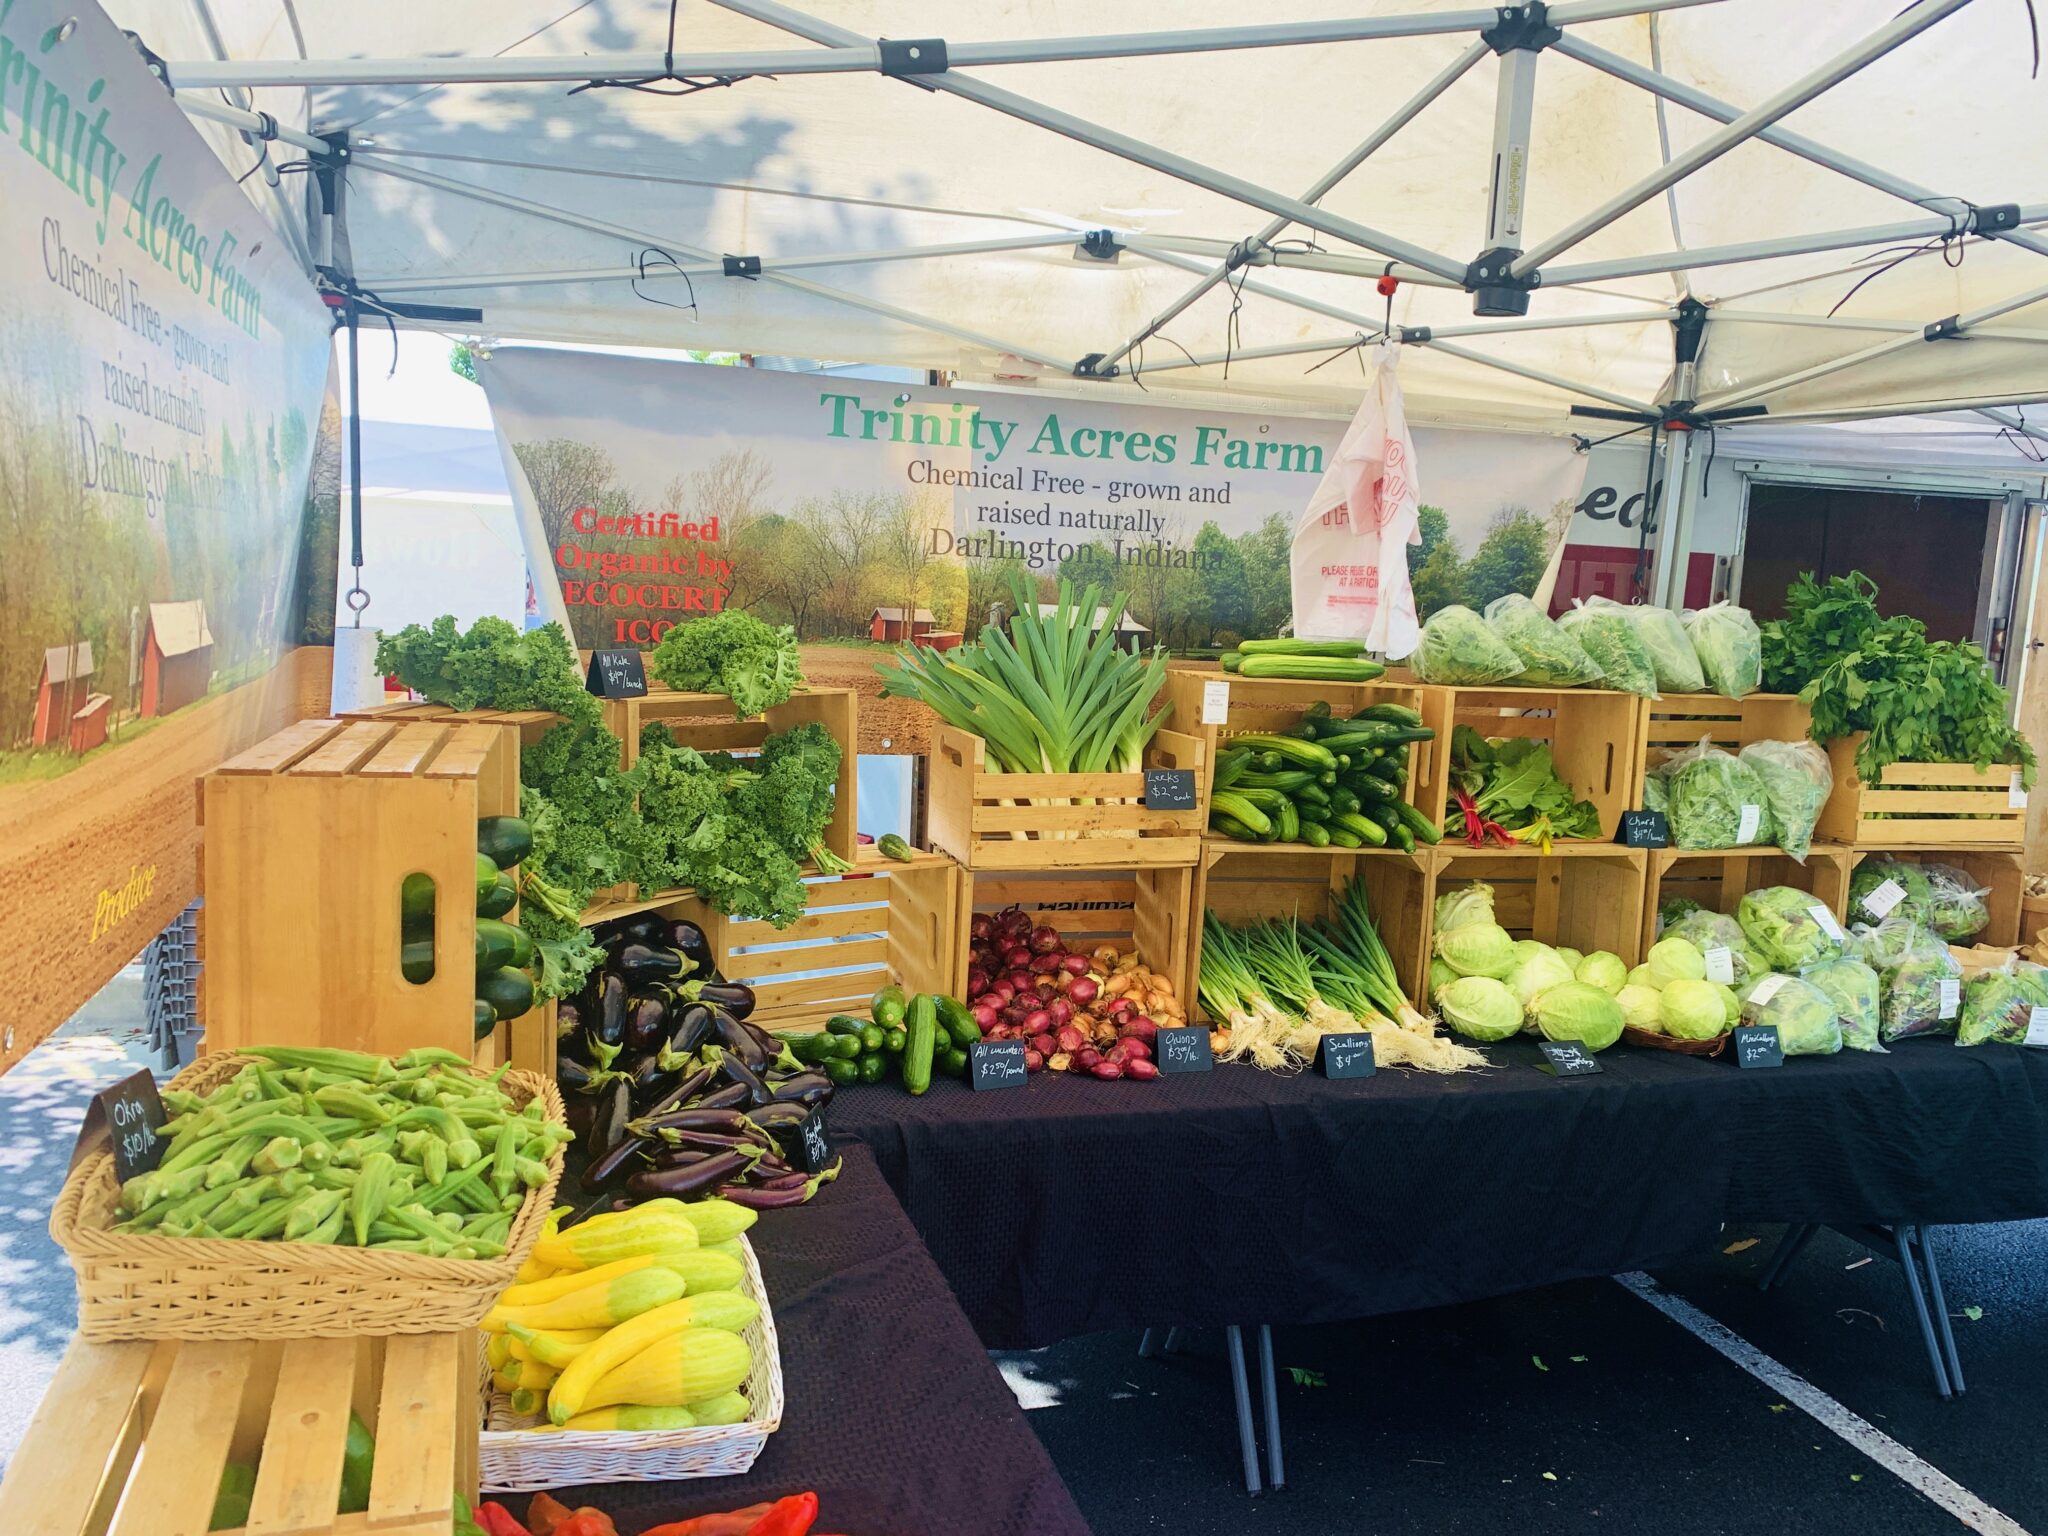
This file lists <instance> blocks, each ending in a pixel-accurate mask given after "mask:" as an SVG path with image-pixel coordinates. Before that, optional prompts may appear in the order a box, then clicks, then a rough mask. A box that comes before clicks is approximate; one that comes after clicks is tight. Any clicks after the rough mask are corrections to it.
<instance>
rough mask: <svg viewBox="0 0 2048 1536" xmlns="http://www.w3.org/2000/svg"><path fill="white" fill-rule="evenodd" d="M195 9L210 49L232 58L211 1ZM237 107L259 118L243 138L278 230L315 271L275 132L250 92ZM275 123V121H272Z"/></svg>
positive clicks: (197, 0)
mask: <svg viewBox="0 0 2048 1536" xmlns="http://www.w3.org/2000/svg"><path fill="white" fill-rule="evenodd" d="M192 10H193V13H194V14H195V15H197V16H198V18H199V29H200V31H201V32H203V33H205V35H206V46H207V47H208V48H210V49H212V50H213V53H214V56H215V57H216V58H221V59H225V58H226V57H227V56H228V45H227V40H226V39H225V38H223V37H222V36H221V32H220V24H219V23H218V22H217V21H215V20H214V15H213V7H212V6H210V5H208V4H207V0H192ZM233 94H234V97H235V103H236V105H238V106H240V107H241V108H242V109H243V110H244V111H246V112H248V113H249V115H250V116H251V117H252V118H255V119H256V124H257V126H256V127H254V128H245V129H243V130H242V138H243V141H244V142H245V143H247V144H248V145H249V146H250V147H251V148H253V149H254V150H255V151H256V159H257V164H258V167H259V168H260V170H261V171H262V175H263V187H264V190H265V191H266V192H267V193H268V194H269V196H270V201H271V204H272V206H273V207H275V208H276V209H277V222H278V227H279V228H280V229H282V230H283V231H284V238H285V243H286V244H287V245H289V246H290V247H291V248H292V251H293V254H295V255H296V256H297V257H298V258H299V265H300V267H302V268H303V269H304V270H305V271H307V272H311V271H312V270H313V248H312V245H311V242H310V241H309V240H308V238H307V234H306V210H305V207H304V199H303V197H301V200H300V201H301V206H299V207H298V208H294V207H292V205H291V199H290V198H288V197H286V196H285V192H284V179H283V178H282V177H281V176H279V175H278V173H277V167H276V166H275V165H273V164H271V161H270V140H271V137H272V135H271V133H270V132H269V125H268V123H267V122H266V120H265V119H264V117H263V115H262V114H260V113H258V112H256V111H255V110H254V104H255V97H253V96H251V95H250V94H249V93H248V92H247V91H236V92H234V93H233ZM271 121H274V119H272V120H271Z"/></svg>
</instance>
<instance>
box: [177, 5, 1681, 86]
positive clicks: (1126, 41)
mask: <svg viewBox="0 0 2048 1536" xmlns="http://www.w3.org/2000/svg"><path fill="white" fill-rule="evenodd" d="M1714 3H1716V0H1577V3H1571V0H1567V3H1564V4H1559V5H1553V6H1552V7H1551V8H1550V19H1551V24H1552V25H1553V26H1562V25H1567V24H1570V23H1575V22H1586V21H1606V20H1611V19H1613V18H1615V17H1620V16H1634V15H1640V14H1642V13H1645V12H1648V11H1663V10H1678V9H1683V8H1686V7H1690V6H1694V5H1710V4H1714ZM1498 19H1499V12H1498V11H1497V10H1496V9H1495V8H1493V7H1490V6H1489V7H1486V8H1484V9H1480V10H1469V11H1437V12H1431V13H1426V14H1418V15H1407V16H1354V17H1343V18H1337V19H1332V20H1329V21H1289V22H1263V23H1258V24H1255V25H1247V26H1239V27H1200V28H1191V29H1188V30H1185V31H1172V32H1123V33H1111V34H1104V35H1101V36H1089V37H1045V38H1020V39H1016V40H1014V41H1000V42H948V41H946V40H944V39H939V38H932V39H920V40H917V41H923V42H929V43H931V44H934V45H936V47H935V49H934V50H933V51H932V56H931V57H930V58H929V59H928V60H927V61H926V62H927V65H928V69H926V70H918V69H914V68H913V69H911V70H908V71H904V70H899V69H898V68H897V67H895V61H894V54H893V50H892V49H890V48H888V47H885V45H884V43H883V41H881V40H878V39H873V38H863V37H860V36H859V35H858V34H853V33H849V34H847V39H848V40H847V41H845V42H843V43H836V44H834V45H832V47H831V50H830V51H829V52H823V53H821V52H819V51H818V50H816V49H813V48H781V49H766V50H760V51H754V52H747V53H677V54H674V55H666V54H663V53H660V52H637V53H580V54H571V55H564V56H561V57H555V58H548V57H509V56H508V57H491V58H473V59H456V58H423V59H310V60H309V59H236V60H223V59H188V60H183V61H181V62H178V63H175V64H170V65H167V66H166V69H167V70H168V72H169V75H170V79H171V83H172V85H173V86H174V87H175V88H176V89H179V90H192V89H199V88H202V87H204V88H208V89H210V88H212V87H215V86H228V87H244V88H246V87H249V86H265V85H278V86H325V85H508V84H521V83H531V84H550V83H555V84H583V83H587V82H589V81H592V80H641V79H658V78H662V77H664V76H667V75H676V76H700V75H716V76H762V75H823V74H860V73H867V74H897V73H908V74H913V75H917V76H924V75H926V74H927V73H938V72H942V71H946V70H951V69H977V68H985V67H989V66H993V65H1003V64H1049V63H1064V62H1072V61H1076V60H1083V59H1126V58H1150V57H1161V56H1166V55H1171V54H1184V53H1214V52H1225V51H1235V50H1239V49H1246V48H1288V47H1302V46H1307V45H1314V44H1328V43H1355V42H1371V41H1373V40H1375V39H1381V38H1396V37H1429V36H1435V35H1440V34H1443V33H1450V32H1478V31H1481V30H1483V29H1485V28H1487V27H1491V26H1493V25H1494V24H1495V22H1496V21H1497V20H1498ZM784 30H786V31H796V30H798V29H796V28H793V27H786V28H785V29H784ZM905 41H910V40H907V39H906V40H905Z"/></svg>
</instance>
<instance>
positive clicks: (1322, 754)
mask: <svg viewBox="0 0 2048 1536" xmlns="http://www.w3.org/2000/svg"><path fill="white" fill-rule="evenodd" d="M1230 744H1231V745H1232V746H1233V747H1249V748H1251V749H1252V750H1253V751H1255V752H1262V753H1263V752H1271V753H1274V754H1276V755H1278V756H1280V757H1283V758H1285V759H1287V760H1288V761H1289V762H1290V763H1293V764H1294V765H1295V766H1297V767H1302V768H1313V769H1314V770H1315V771H1316V772H1318V773H1320V772H1322V771H1323V770H1324V769H1326V768H1334V767H1336V766H1337V756H1336V754H1335V753H1334V752H1332V751H1331V750H1330V749H1329V748H1328V747H1326V746H1324V745H1323V744H1322V743H1321V742H1320V741H1303V740H1302V739H1301V738H1300V737H1298V736H1278V735H1273V734H1271V733H1269V732H1266V731H1247V732H1246V733H1245V734H1244V735H1242V736H1233V737H1231V738H1230Z"/></svg>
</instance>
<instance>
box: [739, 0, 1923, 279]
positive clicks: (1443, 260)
mask: <svg viewBox="0 0 2048 1536" xmlns="http://www.w3.org/2000/svg"><path fill="white" fill-rule="evenodd" d="M713 3H714V4H716V5H719V6H721V7H723V8H724V9H726V10H729V11H733V12H736V13H737V14H739V15H742V16H747V17H751V18H752V19H753V20H755V21H759V22H763V23H766V24H767V25H769V26H774V27H780V28H781V29H782V30H783V31H785V32H793V33H795V34H796V35H797V36H799V37H803V38H807V39H808V40H810V41H811V42H814V43H822V44H824V45H825V46H826V47H828V48H844V47H863V46H866V45H867V44H868V43H869V42H870V41H871V40H870V39H867V38H863V37H862V36H861V35H860V34H859V33H858V32H853V31H849V30H848V29H847V28H845V27H842V26H839V25H837V24H835V23H833V22H828V21H824V20H821V19H819V18H817V17H814V16H809V15H806V14H805V13H804V12H802V11H799V10H796V9H795V8H793V7H791V6H787V5H783V4H781V3H780V0H713ZM1933 3H1946V4H1952V5H1953V4H1960V3H1962V0H1933ZM1489 14H1490V13H1489ZM909 83H911V84H913V85H917V86H919V87H922V88H925V89H930V90H934V91H944V92H946V93H947V94H948V95H952V96H958V97H960V98H962V99H963V100H966V101H972V102H974V103H976V104H977V105H980V106H984V107H987V108H989V109H990V110H991V111H995V112H1001V113H1003V114H1004V115H1006V116H1009V117H1014V118H1016V119H1018V120H1019V121H1020V122H1026V123H1030V124H1032V125H1033V126H1034V127H1038V128H1044V129H1048V130H1050V131H1051V132H1054V133H1058V134H1061V135H1063V136H1064V137H1066V138H1069V139H1072V140H1074V141H1075V142H1076V143H1080V144H1086V145H1088V146H1089V147H1090V148H1092V149H1099V150H1102V151H1104V152H1106V153H1108V154H1112V155H1116V156H1118V157H1119V158H1121V159H1124V160H1129V161H1131V162H1133V163H1134V164H1137V165H1142V166H1145V167H1147V168H1148V169H1150V170H1155V171H1158V172H1160V173H1161V174H1163V175H1167V176H1171V177H1173V178H1175V179H1176V180H1178V181H1185V182H1188V183H1190V184H1191V185H1194V186H1198V187H1202V188H1204V189H1205V190H1207V191H1210V192H1214V193H1216V194H1218V195H1219V196H1222V197H1229V198H1234V199H1235V200H1237V201H1238V202H1241V203H1246V204H1249V205H1250V206H1251V207H1254V208H1263V209H1264V210H1265V211H1266V212H1267V213H1270V214H1276V215H1278V214H1284V215H1286V216H1287V217H1288V218H1289V219H1290V220H1292V221H1293V222H1294V223H1296V224H1302V225H1305V226H1307V227H1308V228H1310V229H1314V230H1320V231H1321V232H1322V233H1324V234H1326V235H1329V236H1331V237H1333V238H1335V239H1339V240H1348V241H1350V242H1351V243H1352V244H1353V245H1359V246H1363V247H1365V248H1366V249H1367V250H1369V251H1378V252H1379V253H1380V254H1381V255H1382V256H1391V257H1393V258H1394V259H1396V260H1397V261H1407V262H1412V263H1414V264H1415V265H1416V266H1418V267H1422V268H1424V269H1426V270H1428V271H1431V272H1434V273H1436V274H1437V275H1438V276H1439V277H1447V278H1454V279H1458V280H1461V281H1462V279H1463V277H1464V273H1465V267H1464V264H1463V263H1462V262H1457V261H1453V260H1452V259H1451V258H1450V257H1448V256H1442V255H1439V254H1438V253H1437V252H1435V251H1431V250H1426V249H1424V248H1423V247H1421V246H1419V245H1414V244H1411V243H1410V242H1408V241H1406V240H1402V239H1400V238H1399V237H1397V236H1394V235H1389V234H1385V233H1383V232H1382V231H1380V230H1376V229H1373V228H1371V227H1370V226H1368V225H1364V224H1360V223H1358V222H1357V221H1356V220H1353V219H1346V218H1340V217H1339V216H1338V215H1336V214H1333V213H1326V212H1324V211H1323V210H1322V209H1320V208H1317V207H1314V206H1312V205H1311V204H1308V203H1305V202H1302V201H1301V200H1300V199H1299V198H1293V197H1286V196H1283V195H1282V194H1280V193H1277V192H1273V191H1270V190H1268V189H1267V188H1265V187H1261V186H1259V185H1258V184H1257V183H1255V182H1250V181H1246V180H1245V179H1244V178H1243V177H1241V176H1233V175H1230V174H1229V173H1228V172H1226V171H1219V170H1215V169H1213V168H1212V167H1209V166H1206V165H1202V164H1200V163H1198V162H1197V161H1194V160H1190V159H1188V158H1187V157H1186V156H1185V155H1179V154H1175V153H1174V152H1173V151H1172V150H1170V149H1163V148H1161V147H1160V146H1158V145H1156V144H1148V143H1146V142H1145V141H1143V140H1141V139H1134V138H1132V137H1131V136H1130V135H1128V134H1123V133H1118V132H1117V131H1116V130H1115V129H1112V128H1105V127H1103V126H1102V125H1101V124H1099V123H1092V122H1089V121H1088V120H1087V119H1085V118H1079V117H1075V116H1074V115H1073V114H1072V113H1070V112H1062V111H1060V110H1059V109H1058V108H1057V107H1049V106H1046V105H1045V104H1044V103H1042V102H1038V101H1034V100H1032V99H1031V98H1030V97H1028V96H1020V95H1018V94H1017V93H1016V92H1015V91H1009V90H1005V89H1003V88H1002V87H1001V86H997V85H990V84H988V83H987V82H986V81H983V80H978V79H975V78H974V77H972V76H968V75H957V74H954V73H952V72H951V71H948V72H947V73H944V74H932V75H919V76H916V77H915V78H913V79H911V80H910V82H909Z"/></svg>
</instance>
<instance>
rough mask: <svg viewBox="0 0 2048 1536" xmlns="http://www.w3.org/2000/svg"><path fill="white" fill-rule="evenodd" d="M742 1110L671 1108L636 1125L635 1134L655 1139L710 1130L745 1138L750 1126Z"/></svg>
mask: <svg viewBox="0 0 2048 1536" xmlns="http://www.w3.org/2000/svg"><path fill="white" fill-rule="evenodd" d="M750 1124H751V1122H749V1121H748V1119H747V1117H746V1115H745V1113H744V1112H742V1111H741V1110H739V1109H736V1108H735V1109H707V1108H704V1107H703V1106H701V1105H700V1106H699V1107H697V1108H695V1109H672V1110H670V1111H669V1112H668V1113H667V1114H665V1115H648V1116H646V1117H645V1118H643V1119H639V1120H635V1121H634V1122H633V1134H634V1135H636V1136H653V1135H657V1134H658V1133H660V1132H662V1131H709V1132H711V1133H712V1134H714V1135H719V1136H744V1135H746V1134H747V1131H748V1129H749V1127H750Z"/></svg>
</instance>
